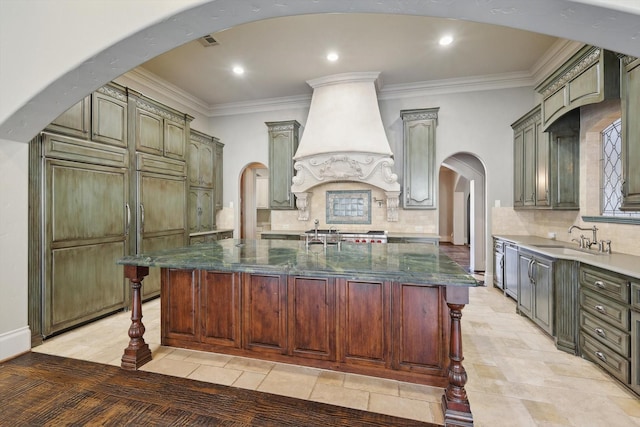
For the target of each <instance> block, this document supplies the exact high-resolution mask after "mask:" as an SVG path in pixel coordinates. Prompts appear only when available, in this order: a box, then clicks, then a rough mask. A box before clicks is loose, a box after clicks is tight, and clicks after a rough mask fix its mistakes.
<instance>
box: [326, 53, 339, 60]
mask: <svg viewBox="0 0 640 427" xmlns="http://www.w3.org/2000/svg"><path fill="white" fill-rule="evenodd" d="M338 58H340V57H339V56H338V54H337V53H335V52H329V54H327V60H328V61H331V62H336V61H337V60H338Z"/></svg>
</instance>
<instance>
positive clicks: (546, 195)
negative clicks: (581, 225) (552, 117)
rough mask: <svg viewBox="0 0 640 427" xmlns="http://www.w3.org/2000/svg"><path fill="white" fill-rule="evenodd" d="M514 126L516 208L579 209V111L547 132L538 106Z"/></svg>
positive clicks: (514, 193)
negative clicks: (543, 127) (544, 129)
mask: <svg viewBox="0 0 640 427" xmlns="http://www.w3.org/2000/svg"><path fill="white" fill-rule="evenodd" d="M511 127H512V129H513V147H514V149H513V153H514V159H513V166H514V168H513V171H514V173H513V207H514V208H516V209H573V210H577V209H579V207H580V203H579V195H580V194H579V192H580V189H579V185H580V180H579V172H580V170H579V169H580V166H579V161H580V152H579V147H580V140H579V132H580V115H579V110H574V111H571V112H569V113H567V114H566V115H565V116H564V117H563V118H562V119H561V120H558V121H556V122H555V123H553V124H552V125H551V126H550V128H549V129H548V131H546V132H544V131H543V130H542V119H541V109H540V106H537V107H535V108H533V109H532V110H531V111H529V112H528V113H527V114H525V115H524V116H522V117H521V118H520V119H518V120H517V121H515V122H514V123H513V124H512V125H511Z"/></svg>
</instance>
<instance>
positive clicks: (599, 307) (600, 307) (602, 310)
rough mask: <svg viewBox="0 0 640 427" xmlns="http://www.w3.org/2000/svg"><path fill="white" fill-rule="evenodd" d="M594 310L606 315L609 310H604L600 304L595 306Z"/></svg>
mask: <svg viewBox="0 0 640 427" xmlns="http://www.w3.org/2000/svg"><path fill="white" fill-rule="evenodd" d="M593 308H595V309H596V310H597V311H599V312H600V313H606V312H607V310H605V309H604V306H601V305H600V304H598V305H596V306H594V307H593Z"/></svg>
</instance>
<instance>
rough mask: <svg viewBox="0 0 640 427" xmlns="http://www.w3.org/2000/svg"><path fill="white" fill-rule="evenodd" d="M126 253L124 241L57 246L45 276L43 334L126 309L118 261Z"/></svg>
mask: <svg viewBox="0 0 640 427" xmlns="http://www.w3.org/2000/svg"><path fill="white" fill-rule="evenodd" d="M125 255H126V251H125V243H124V242H123V241H117V242H111V243H102V244H89V245H82V246H72V247H65V248H59V249H53V250H52V251H51V258H50V259H51V261H50V265H48V268H47V271H48V272H49V274H47V277H46V278H45V307H44V319H43V320H44V325H43V335H44V336H47V335H50V334H52V333H54V332H58V331H61V330H63V329H65V328H68V327H71V326H75V325H77V324H80V323H82V322H84V321H87V320H91V319H94V318H96V317H98V316H101V315H103V314H107V313H111V312H113V311H116V310H120V309H122V308H123V307H124V304H125V289H126V287H125V283H124V279H123V277H124V276H123V274H124V273H123V270H122V266H121V265H117V264H116V260H117V259H119V258H122V257H123V256H125Z"/></svg>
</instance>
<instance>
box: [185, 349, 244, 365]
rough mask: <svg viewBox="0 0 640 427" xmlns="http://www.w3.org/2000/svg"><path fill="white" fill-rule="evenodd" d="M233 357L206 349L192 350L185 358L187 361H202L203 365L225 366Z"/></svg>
mask: <svg viewBox="0 0 640 427" xmlns="http://www.w3.org/2000/svg"><path fill="white" fill-rule="evenodd" d="M231 359H233V356H228V355H226V354H217V353H207V352H205V351H195V352H190V354H189V355H188V356H187V357H186V358H185V359H184V360H185V361H186V362H191V363H200V364H202V365H210V366H225V365H226V364H228V363H229V361H230V360H231ZM230 370H231V369H230Z"/></svg>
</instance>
